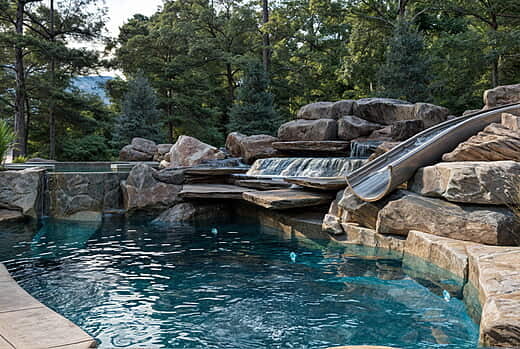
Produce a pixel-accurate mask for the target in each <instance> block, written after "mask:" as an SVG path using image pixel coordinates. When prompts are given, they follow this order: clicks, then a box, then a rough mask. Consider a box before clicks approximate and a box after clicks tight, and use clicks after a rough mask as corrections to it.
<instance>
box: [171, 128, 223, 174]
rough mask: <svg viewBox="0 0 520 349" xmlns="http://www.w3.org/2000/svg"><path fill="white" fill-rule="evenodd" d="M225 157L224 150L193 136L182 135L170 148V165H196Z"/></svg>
mask: <svg viewBox="0 0 520 349" xmlns="http://www.w3.org/2000/svg"><path fill="white" fill-rule="evenodd" d="M225 157H226V155H225V154H224V153H223V152H221V151H220V150H218V149H217V148H215V147H213V146H211V145H209V144H206V143H203V142H201V141H199V140H198V139H196V138H193V137H189V136H180V137H179V139H178V140H177V142H176V143H175V144H174V145H173V146H172V148H171V150H170V167H186V166H195V165H198V164H201V163H203V162H205V161H210V160H219V159H224V158H225Z"/></svg>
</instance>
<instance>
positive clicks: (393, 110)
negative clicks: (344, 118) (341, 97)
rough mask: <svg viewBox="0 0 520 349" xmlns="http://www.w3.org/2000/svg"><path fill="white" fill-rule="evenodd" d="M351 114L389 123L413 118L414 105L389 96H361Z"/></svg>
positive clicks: (381, 122)
mask: <svg viewBox="0 0 520 349" xmlns="http://www.w3.org/2000/svg"><path fill="white" fill-rule="evenodd" d="M353 114H354V115H356V116H358V117H360V118H362V119H365V120H367V121H371V122H377V123H379V124H384V125H391V124H392V123H393V122H394V121H398V120H413V119H415V105H414V104H411V103H409V102H406V101H401V100H397V99H390V98H363V99H360V100H358V101H356V104H355V106H354V110H353Z"/></svg>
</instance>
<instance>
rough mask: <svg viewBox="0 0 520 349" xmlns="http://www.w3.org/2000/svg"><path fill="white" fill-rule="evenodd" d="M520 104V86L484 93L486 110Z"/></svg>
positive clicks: (500, 87) (509, 86)
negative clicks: (504, 105)
mask: <svg viewBox="0 0 520 349" xmlns="http://www.w3.org/2000/svg"><path fill="white" fill-rule="evenodd" d="M515 102H520V84H516V85H506V86H498V87H495V88H493V89H490V90H486V91H485V92H484V104H485V105H486V106H485V108H493V107H496V106H498V105H503V104H509V103H515Z"/></svg>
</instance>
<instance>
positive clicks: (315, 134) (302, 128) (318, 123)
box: [278, 119, 338, 141]
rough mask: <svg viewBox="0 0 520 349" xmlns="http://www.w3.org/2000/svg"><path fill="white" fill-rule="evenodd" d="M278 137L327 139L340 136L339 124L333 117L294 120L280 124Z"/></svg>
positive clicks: (285, 139) (303, 139) (288, 138)
mask: <svg viewBox="0 0 520 349" xmlns="http://www.w3.org/2000/svg"><path fill="white" fill-rule="evenodd" d="M278 138H280V139H281V140H283V141H327V140H335V139H337V138H338V125H337V122H336V120H333V119H319V120H294V121H289V122H286V123H285V124H283V125H282V126H280V128H279V129H278Z"/></svg>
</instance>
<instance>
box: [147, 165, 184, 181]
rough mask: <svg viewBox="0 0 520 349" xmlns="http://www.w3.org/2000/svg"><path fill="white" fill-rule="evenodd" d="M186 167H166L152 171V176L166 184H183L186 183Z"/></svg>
mask: <svg viewBox="0 0 520 349" xmlns="http://www.w3.org/2000/svg"><path fill="white" fill-rule="evenodd" d="M184 171H185V170H184V169H178V168H165V169H162V170H160V171H152V177H153V178H154V179H156V180H158V181H159V182H163V183H166V184H175V185H181V184H183V183H184V180H185V175H184Z"/></svg>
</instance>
